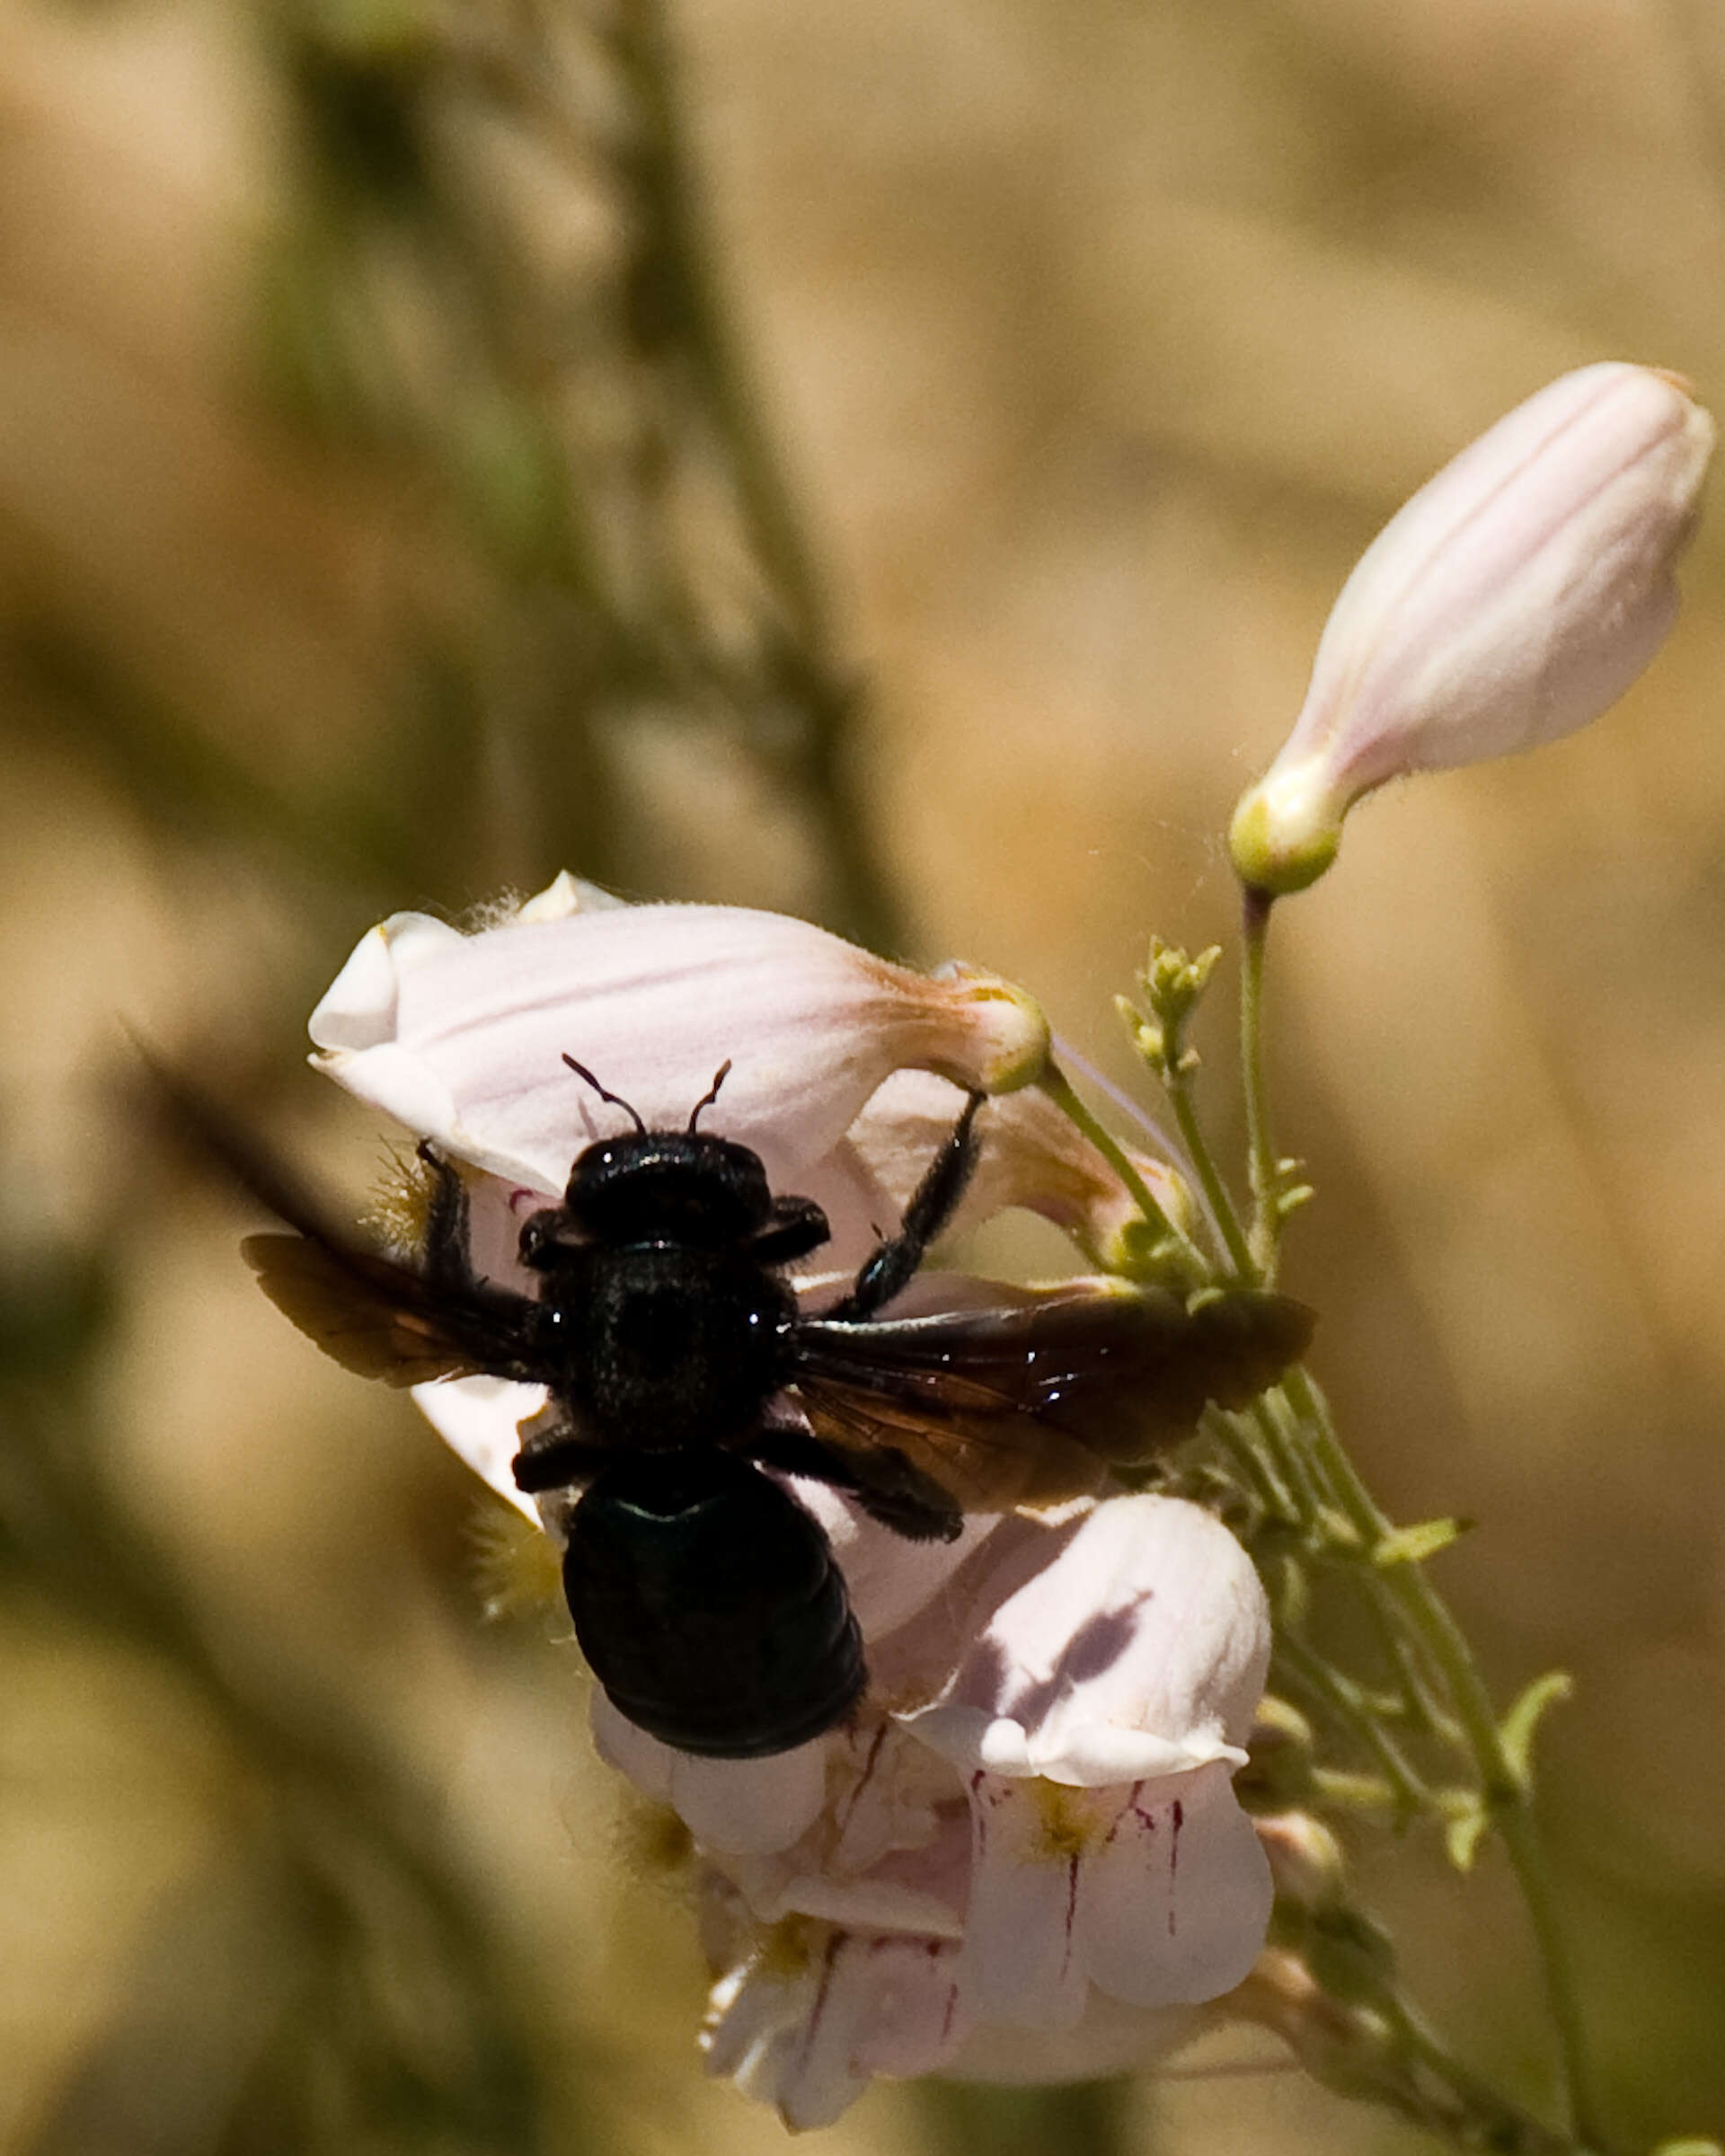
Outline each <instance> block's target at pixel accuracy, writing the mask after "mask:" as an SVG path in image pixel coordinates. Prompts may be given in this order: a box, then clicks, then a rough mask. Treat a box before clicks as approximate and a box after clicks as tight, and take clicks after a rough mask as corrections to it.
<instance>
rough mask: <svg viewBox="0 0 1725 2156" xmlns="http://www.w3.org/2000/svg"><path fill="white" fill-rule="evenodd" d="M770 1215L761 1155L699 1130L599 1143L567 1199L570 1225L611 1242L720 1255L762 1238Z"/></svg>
mask: <svg viewBox="0 0 1725 2156" xmlns="http://www.w3.org/2000/svg"><path fill="white" fill-rule="evenodd" d="M772 1210H773V1195H772V1192H771V1190H770V1189H769V1188H768V1187H767V1180H766V1170H765V1168H764V1167H763V1166H762V1165H761V1160H760V1155H759V1154H758V1153H751V1152H750V1151H749V1149H748V1147H747V1145H738V1144H733V1143H732V1142H731V1141H730V1139H729V1138H715V1137H709V1136H707V1135H705V1134H704V1133H703V1132H700V1131H681V1130H679V1131H670V1130H639V1131H633V1132H631V1133H630V1134H629V1135H627V1136H625V1137H621V1138H600V1139H599V1140H597V1143H595V1144H591V1145H589V1146H588V1149H587V1151H586V1152H585V1153H582V1154H581V1155H580V1156H579V1158H578V1159H577V1161H576V1162H575V1165H574V1167H573V1168H572V1169H571V1171H570V1177H569V1188H568V1189H567V1190H566V1191H565V1193H564V1196H563V1213H564V1218H565V1219H566V1221H567V1222H568V1224H569V1225H570V1226H571V1228H573V1229H575V1230H576V1231H577V1232H578V1233H580V1234H583V1235H586V1236H588V1237H590V1238H592V1239H593V1240H594V1241H598V1242H608V1243H631V1242H659V1241H669V1242H686V1243H694V1244H696V1245H700V1246H702V1247H705V1248H710V1249H717V1248H721V1247H722V1246H723V1245H724V1244H726V1243H731V1242H740V1241H744V1240H745V1239H746V1238H747V1237H748V1236H751V1235H754V1234H756V1233H758V1232H759V1231H760V1230H761V1229H762V1228H763V1227H765V1224H766V1222H767V1219H768V1217H769V1215H771V1213H772Z"/></svg>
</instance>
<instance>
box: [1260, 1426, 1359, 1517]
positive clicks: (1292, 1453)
mask: <svg viewBox="0 0 1725 2156" xmlns="http://www.w3.org/2000/svg"><path fill="white" fill-rule="evenodd" d="M1252 1420H1253V1421H1254V1422H1255V1423H1256V1424H1257V1426H1258V1434H1259V1436H1261V1438H1262V1440H1263V1443H1264V1448H1265V1450H1266V1451H1267V1452H1268V1453H1269V1456H1270V1458H1271V1459H1272V1460H1273V1461H1274V1462H1275V1463H1276V1467H1277V1470H1278V1473H1279V1474H1280V1475H1281V1477H1282V1479H1283V1480H1285V1481H1286V1482H1287V1486H1288V1488H1289V1489H1291V1490H1292V1491H1293V1492H1294V1493H1295V1503H1296V1517H1297V1518H1298V1519H1299V1520H1300V1521H1301V1523H1302V1524H1303V1525H1304V1526H1305V1528H1306V1530H1307V1532H1308V1533H1322V1532H1323V1524H1324V1523H1325V1521H1326V1519H1329V1520H1334V1519H1335V1503H1334V1500H1333V1498H1331V1497H1330V1496H1329V1495H1328V1494H1327V1492H1326V1491H1325V1490H1324V1489H1323V1488H1322V1486H1321V1484H1320V1481H1319V1479H1318V1473H1317V1468H1316V1464H1315V1462H1314V1460H1313V1457H1312V1454H1311V1450H1310V1448H1309V1447H1308V1446H1306V1445H1302V1444H1301V1443H1300V1441H1299V1434H1298V1428H1297V1426H1296V1425H1294V1424H1293V1421H1292V1418H1288V1421H1287V1423H1286V1424H1285V1423H1284V1421H1283V1419H1282V1418H1280V1417H1278V1415H1277V1414H1276V1413H1275V1412H1274V1411H1273V1409H1272V1408H1271V1405H1270V1403H1269V1401H1267V1400H1265V1399H1262V1398H1260V1399H1258V1400H1255V1401H1253V1402H1252ZM1336 1524H1337V1525H1340V1522H1339V1521H1338V1522H1336Z"/></svg>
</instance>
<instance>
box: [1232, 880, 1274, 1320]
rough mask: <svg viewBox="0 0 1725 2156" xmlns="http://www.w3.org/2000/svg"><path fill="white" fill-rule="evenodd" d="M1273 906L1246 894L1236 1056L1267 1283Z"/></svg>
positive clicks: (1260, 1261)
mask: <svg viewBox="0 0 1725 2156" xmlns="http://www.w3.org/2000/svg"><path fill="white" fill-rule="evenodd" d="M1274 903H1275V901H1274V899H1273V897H1271V895H1270V893H1269V892H1268V891H1257V890H1252V889H1251V888H1248V889H1247V890H1246V891H1245V893H1244V897H1243V911H1242V923H1243V938H1242V942H1241V957H1240V1054H1241V1065H1242V1070H1243V1082H1244V1087H1245V1096H1246V1147H1247V1158H1248V1163H1249V1173H1250V1177H1251V1182H1252V1207H1253V1213H1252V1239H1251V1241H1252V1255H1253V1257H1254V1258H1255V1259H1256V1260H1257V1270H1258V1272H1259V1273H1260V1274H1261V1277H1262V1278H1263V1279H1264V1281H1265V1282H1266V1283H1267V1284H1268V1283H1269V1282H1271V1281H1273V1280H1274V1279H1275V1277H1276V1259H1277V1253H1278V1250H1279V1248H1280V1244H1281V1234H1282V1222H1281V1215H1280V1212H1279V1210H1278V1206H1277V1203H1276V1194H1277V1181H1278V1178H1277V1173H1276V1148H1275V1146H1274V1144H1272V1143H1271V1140H1270V1135H1269V1086H1268V1084H1267V1082H1266V1079H1265V1072H1264V947H1265V944H1266V943H1267V941H1269V909H1270V907H1271V906H1272V905H1273V904H1274Z"/></svg>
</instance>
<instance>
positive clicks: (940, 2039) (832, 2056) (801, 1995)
mask: <svg viewBox="0 0 1725 2156" xmlns="http://www.w3.org/2000/svg"><path fill="white" fill-rule="evenodd" d="M957 1962H958V1949H957V1948H956V1947H954V1946H953V1944H952V1943H951V1941H950V1940H935V1939H929V1940H923V1939H916V1938H912V1937H907V1936H895V1935H888V1934H869V1933H863V1932H854V1931H831V1932H829V1933H827V1934H826V1935H825V1936H824V1937H818V1938H817V1939H816V1940H814V1941H813V1942H811V1945H810V1948H809V1953H808V1958H807V1959H806V1961H804V1962H802V1963H801V1965H798V1964H794V1963H793V1964H792V1965H791V1966H786V1957H785V1956H784V1955H783V1952H782V1951H781V1952H780V1953H778V1954H773V1953H762V1954H760V1955H757V1956H756V1957H754V1958H753V1959H752V1960H750V1961H748V1962H747V1963H744V1964H742V1965H740V1966H739V1967H737V1968H735V1969H733V1970H732V1971H731V1972H730V1974H729V1975H726V1976H725V1977H724V1978H722V1979H721V1981H720V1983H719V1984H716V1985H715V1986H714V1987H713V1993H712V2003H711V2006H710V2009H709V2014H708V2020H707V2027H706V2031H705V2034H704V2035H703V2039H702V2041H703V2048H704V2050H705V2051H706V2054H707V2071H708V2072H710V2073H718V2074H726V2075H729V2076H730V2078H731V2079H732V2080H733V2081H735V2082H736V2083H737V2085H738V2087H739V2088H740V2089H741V2090H744V2091H745V2093H746V2094H747V2095H750V2096H755V2097H759V2098H761V2099H765V2101H767V2102H770V2103H773V2104H775V2105H776V2106H777V2107H778V2110H779V2112H780V2115H781V2116H783V2120H784V2123H785V2125H787V2126H790V2127H792V2129H801V2128H803V2127H808V2126H824V2125H831V2124H832V2122H833V2121H834V2120H835V2119H836V2118H837V2117H838V2116H839V2115H840V2114H841V2113H842V2112H843V2111H845V2109H846V2108H847V2107H849V2106H850V2105H851V2104H852V2103H854V2101H855V2100H856V2099H857V2098H858V2097H859V2096H861V2095H862V2091H863V2090H864V2089H866V2088H867V2086H868V2084H869V2081H870V2079H871V2077H872V2076H873V2075H874V2074H876V2073H889V2074H898V2075H912V2074H923V2073H933V2072H937V2071H938V2070H939V2068H940V2066H941V2063H942V2061H943V2060H944V2059H946V2058H947V2057H949V2056H951V2054H953V2053H954V2052H956V2050H957V2049H958V2047H959V2046H960V2043H961V2042H962V2041H963V2038H964V2037H965V2035H966V2033H967V2024H966V2018H965V2015H964V2008H963V2001H962V1998H961V1996H960V1989H959V1984H958V1977H957Z"/></svg>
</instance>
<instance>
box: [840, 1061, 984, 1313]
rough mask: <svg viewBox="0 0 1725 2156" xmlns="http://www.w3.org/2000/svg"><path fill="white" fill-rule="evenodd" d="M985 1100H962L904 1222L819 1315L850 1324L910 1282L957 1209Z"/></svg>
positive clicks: (978, 1096)
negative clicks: (841, 1297)
mask: <svg viewBox="0 0 1725 2156" xmlns="http://www.w3.org/2000/svg"><path fill="white" fill-rule="evenodd" d="M986 1099H987V1095H986V1093H972V1094H971V1095H970V1097H969V1100H967V1101H966V1102H965V1104H964V1113H963V1114H962V1115H961V1116H960V1118H959V1119H958V1122H957V1124H956V1125H955V1126H954V1127H953V1131H952V1135H951V1137H950V1138H948V1140H947V1141H946V1143H945V1144H944V1145H942V1148H941V1150H940V1151H939V1153H936V1154H935V1156H934V1158H933V1161H932V1162H930V1163H929V1166H928V1169H927V1171H926V1172H925V1173H924V1177H923V1180H922V1181H921V1182H920V1183H918V1184H917V1186H916V1190H915V1192H914V1193H913V1195H912V1197H911V1200H910V1203H909V1204H908V1205H907V1206H906V1207H905V1219H904V1225H903V1226H902V1227H901V1228H900V1229H899V1231H898V1234H896V1235H894V1236H890V1237H889V1239H888V1240H887V1241H884V1242H883V1243H882V1244H881V1245H880V1249H879V1250H876V1251H875V1253H874V1255H873V1256H872V1257H871V1259H868V1261H867V1262H866V1264H865V1265H864V1266H863V1268H862V1271H861V1272H860V1273H858V1275H857V1276H856V1285H855V1286H854V1287H853V1288H852V1290H851V1292H850V1294H848V1295H846V1296H845V1300H844V1301H843V1302H842V1303H836V1304H835V1305H834V1306H833V1308H832V1309H831V1310H824V1311H822V1312H821V1313H820V1314H821V1316H822V1317H823V1318H830V1319H834V1320H836V1321H838V1322H840V1323H844V1324H850V1323H854V1321H856V1320H857V1319H858V1318H871V1317H872V1316H873V1315H874V1313H875V1312H876V1311H878V1310H879V1309H880V1308H881V1306H882V1305H883V1304H884V1303H890V1302H891V1300H892V1298H893V1297H894V1296H895V1295H896V1294H900V1293H901V1292H902V1291H903V1290H904V1289H905V1288H907V1287H908V1286H909V1285H910V1283H911V1280H912V1277H914V1275H915V1274H916V1268H917V1267H918V1266H919V1265H921V1263H922V1262H923V1259H924V1256H925V1255H926V1254H927V1250H928V1246H929V1244H930V1243H931V1242H933V1240H934V1238H935V1237H936V1236H937V1235H938V1234H939V1233H941V1231H942V1228H944V1227H945V1226H946V1224H947V1223H948V1222H949V1221H950V1220H951V1217H952V1215H953V1214H954V1213H956V1212H957V1210H958V1206H959V1200H960V1198H961V1197H963V1196H964V1190H965V1185H966V1184H967V1183H968V1182H969V1180H970V1175H971V1171H972V1170H973V1169H974V1168H975V1166H976V1164H977V1144H976V1138H975V1136H974V1135H973V1131H972V1126H973V1125H974V1124H975V1122H976V1119H977V1109H979V1108H980V1107H981V1106H982V1104H983V1102H984V1100H986Z"/></svg>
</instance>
